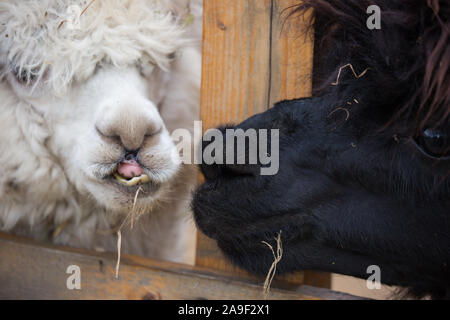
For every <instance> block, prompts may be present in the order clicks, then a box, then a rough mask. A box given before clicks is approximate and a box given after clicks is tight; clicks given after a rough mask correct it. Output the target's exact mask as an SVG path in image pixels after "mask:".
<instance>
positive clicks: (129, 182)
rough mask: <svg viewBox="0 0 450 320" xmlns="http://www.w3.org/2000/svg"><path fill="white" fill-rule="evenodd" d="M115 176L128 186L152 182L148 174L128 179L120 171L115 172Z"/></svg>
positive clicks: (118, 180)
mask: <svg viewBox="0 0 450 320" xmlns="http://www.w3.org/2000/svg"><path fill="white" fill-rule="evenodd" d="M113 176H114V178H115V179H116V181H117V182H119V183H120V184H122V185H124V186H127V187H133V186H136V185H142V184H147V183H149V182H150V177H149V176H148V175H147V174H141V175H140V176H138V177H133V178H131V179H127V178H125V177H122V176H121V175H120V174H119V173H117V172H115V173H114V174H113Z"/></svg>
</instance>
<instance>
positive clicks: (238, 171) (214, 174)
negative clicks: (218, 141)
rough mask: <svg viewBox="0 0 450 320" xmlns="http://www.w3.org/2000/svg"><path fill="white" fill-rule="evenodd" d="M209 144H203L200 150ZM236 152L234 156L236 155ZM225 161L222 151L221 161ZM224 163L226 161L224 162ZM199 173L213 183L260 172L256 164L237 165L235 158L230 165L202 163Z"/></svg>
mask: <svg viewBox="0 0 450 320" xmlns="http://www.w3.org/2000/svg"><path fill="white" fill-rule="evenodd" d="M210 143H211V142H205V141H204V142H203V144H202V150H205V148H206V147H207V146H208V145H209V144H210ZM236 153H237V152H236V150H235V152H234V154H235V155H236ZM225 159H226V150H225V149H224V155H223V160H224V161H225ZM225 162H226V161H225ZM200 169H201V172H202V174H203V176H204V177H205V179H206V180H207V181H213V180H216V179H217V178H219V177H220V176H222V177H229V178H231V177H237V176H256V175H258V174H259V172H260V166H259V165H258V164H248V163H244V164H238V161H237V157H235V158H234V161H232V162H231V163H224V164H218V163H217V162H214V163H210V164H206V163H203V164H202V165H201V166H200Z"/></svg>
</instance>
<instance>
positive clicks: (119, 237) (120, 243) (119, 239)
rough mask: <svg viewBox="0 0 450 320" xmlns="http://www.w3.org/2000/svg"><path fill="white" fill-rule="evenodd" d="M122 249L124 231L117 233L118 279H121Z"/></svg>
mask: <svg viewBox="0 0 450 320" xmlns="http://www.w3.org/2000/svg"><path fill="white" fill-rule="evenodd" d="M121 248H122V231H120V229H119V231H117V264H116V279H119V268H120V251H121Z"/></svg>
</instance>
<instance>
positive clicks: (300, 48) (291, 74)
mask: <svg viewBox="0 0 450 320" xmlns="http://www.w3.org/2000/svg"><path fill="white" fill-rule="evenodd" d="M295 4H298V1H297V0H272V1H271V0H236V1H232V2H226V1H222V0H208V1H205V2H204V12H203V69H202V70H203V71H202V93H201V119H202V121H203V128H204V129H205V130H206V129H208V128H210V127H214V126H217V125H220V124H223V123H237V122H240V121H242V120H244V119H245V118H247V117H249V116H251V115H253V114H255V113H259V112H263V111H265V110H267V109H268V108H270V107H271V106H272V105H273V103H275V102H277V101H280V100H284V99H294V98H301V97H307V96H310V95H311V86H312V84H311V83H312V81H311V77H312V76H311V74H312V64H313V59H312V57H313V38H312V35H305V34H302V32H303V31H304V28H303V27H302V25H301V21H300V20H299V19H288V20H286V18H287V14H286V12H284V14H283V10H284V9H286V8H289V7H291V6H292V5H295ZM196 264H197V265H199V266H204V267H208V268H213V269H215V270H221V271H231V272H234V273H236V274H237V275H239V276H241V277H246V278H252V279H254V278H255V277H254V276H252V275H249V274H248V273H246V272H244V271H242V270H239V269H238V268H236V267H233V266H231V265H230V264H229V263H228V262H227V261H226V260H225V258H224V257H223V255H222V253H221V252H220V250H219V249H218V248H217V246H216V244H215V242H214V241H212V240H211V239H209V238H207V237H206V236H204V235H203V234H201V233H199V235H198V241H197V258H196ZM308 275H309V277H310V278H311V280H314V273H308ZM277 279H279V277H277ZM280 280H281V281H285V282H289V283H297V284H298V283H303V281H304V277H303V273H302V272H297V273H295V274H293V275H288V276H285V277H282V278H281V279H280ZM320 284H322V286H324V287H329V284H328V286H327V284H326V281H321V282H320Z"/></svg>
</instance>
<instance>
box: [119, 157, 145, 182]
mask: <svg viewBox="0 0 450 320" xmlns="http://www.w3.org/2000/svg"><path fill="white" fill-rule="evenodd" d="M117 173H119V174H120V175H121V176H122V177H124V178H126V179H132V178H134V177H140V176H141V175H143V174H144V170H142V168H141V166H140V165H139V164H138V163H137V162H136V160H125V161H123V162H121V163H120V164H119V166H118V167H117Z"/></svg>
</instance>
